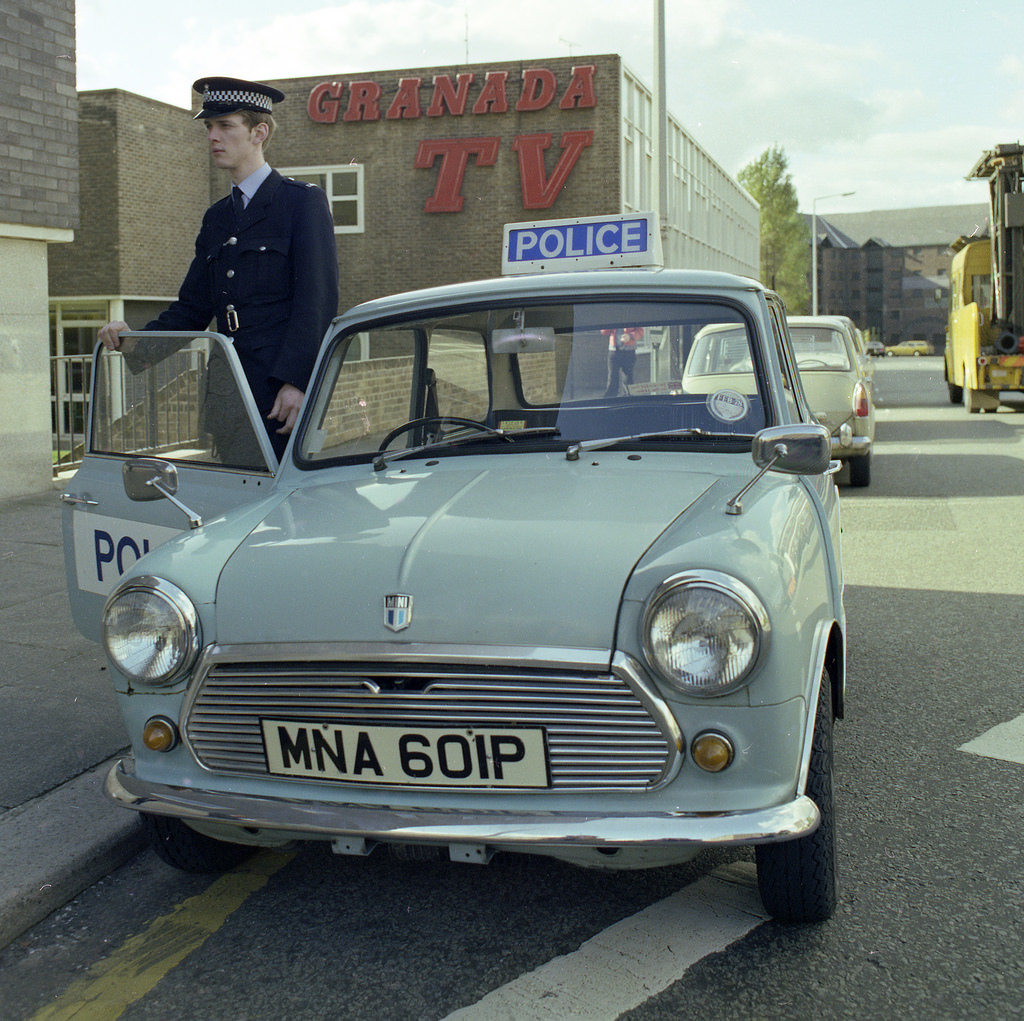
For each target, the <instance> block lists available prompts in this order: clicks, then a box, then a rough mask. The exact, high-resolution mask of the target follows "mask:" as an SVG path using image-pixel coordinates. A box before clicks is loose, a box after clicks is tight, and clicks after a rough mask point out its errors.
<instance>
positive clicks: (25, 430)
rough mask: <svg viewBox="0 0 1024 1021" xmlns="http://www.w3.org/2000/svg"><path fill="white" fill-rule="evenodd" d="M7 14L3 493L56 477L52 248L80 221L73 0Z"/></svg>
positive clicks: (1, 244) (2, 95)
mask: <svg viewBox="0 0 1024 1021" xmlns="http://www.w3.org/2000/svg"><path fill="white" fill-rule="evenodd" d="M2 19H3V32H2V33H0V63H2V66H3V74H2V75H0V103H2V105H3V109H4V138H3V145H2V146H0V435H2V436H3V457H0V499H3V498H8V497H12V496H21V495H24V494H27V493H32V492H39V491H40V490H41V489H44V488H46V487H47V486H49V485H50V477H51V466H50V461H51V438H50V363H49V359H48V357H47V355H48V349H49V345H48V343H47V333H48V331H47V293H48V292H47V254H48V250H49V247H50V246H51V245H53V244H54V243H56V242H69V241H71V239H72V238H73V236H74V234H73V231H74V228H75V227H77V226H78V163H77V154H78V123H77V109H78V100H77V95H76V93H75V5H74V0H21V2H20V3H18V4H17V5H13V6H11V7H10V8H9V9H8V8H7V7H5V9H4V12H3V16H2ZM56 247H59V245H56Z"/></svg>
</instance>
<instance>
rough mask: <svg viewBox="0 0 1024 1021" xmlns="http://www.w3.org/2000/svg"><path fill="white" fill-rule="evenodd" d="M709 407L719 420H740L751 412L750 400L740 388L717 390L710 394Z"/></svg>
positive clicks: (713, 415)
mask: <svg viewBox="0 0 1024 1021" xmlns="http://www.w3.org/2000/svg"><path fill="white" fill-rule="evenodd" d="M707 408H708V411H709V412H710V413H711V415H712V417H714V418H717V419H718V421H719V422H738V421H739V420H740V419H741V418H746V417H747V415H748V414H750V400H749V398H748V397H747V396H746V394H741V393H740V392H739V391H738V390H716V391H715V392H714V393H713V394H708V399H707Z"/></svg>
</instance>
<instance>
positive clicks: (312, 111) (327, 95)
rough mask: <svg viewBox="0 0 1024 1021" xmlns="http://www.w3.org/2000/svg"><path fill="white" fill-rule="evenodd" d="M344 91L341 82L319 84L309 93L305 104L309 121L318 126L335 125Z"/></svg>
mask: <svg viewBox="0 0 1024 1021" xmlns="http://www.w3.org/2000/svg"><path fill="white" fill-rule="evenodd" d="M344 91H345V86H344V85H343V84H342V83H341V82H321V83H320V84H319V85H318V86H317V87H316V88H315V89H313V91H312V92H310V94H309V101H308V102H307V103H306V112H307V113H308V114H309V119H310V120H313V121H316V122H317V123H318V124H334V123H336V122H337V120H338V113H339V111H340V109H341V97H342V94H343V93H344Z"/></svg>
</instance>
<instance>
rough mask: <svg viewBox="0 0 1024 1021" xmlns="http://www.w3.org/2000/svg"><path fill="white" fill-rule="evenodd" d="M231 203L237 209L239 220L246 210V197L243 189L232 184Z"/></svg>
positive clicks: (236, 215) (236, 216)
mask: <svg viewBox="0 0 1024 1021" xmlns="http://www.w3.org/2000/svg"><path fill="white" fill-rule="evenodd" d="M231 205H232V206H233V207H234V210H235V219H236V220H237V219H238V218H239V217H240V216H241V215H242V213H243V211H244V210H245V199H244V198H243V197H242V189H241V188H238V187H236V186H235V185H232V186H231Z"/></svg>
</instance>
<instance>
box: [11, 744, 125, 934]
mask: <svg viewBox="0 0 1024 1021" xmlns="http://www.w3.org/2000/svg"><path fill="white" fill-rule="evenodd" d="M119 758H120V755H117V756H114V757H113V758H111V759H108V760H107V761H106V762H103V763H100V765H98V766H95V767H94V768H92V769H90V770H88V771H87V772H84V773H82V774H80V775H79V776H77V777H75V778H74V779H73V780H70V781H68V782H67V783H65V784H62V785H61V786H60V787H58V788H56V789H55V790H53V791H50V792H48V793H47V794H44V795H42V796H41V797H38V798H35V799H33V800H32V801H29V802H27V803H26V804H24V805H19V806H18V807H17V808H12V809H11V810H10V811H8V812H5V813H4V814H3V815H0V849H2V850H0V948H2V947H5V946H7V945H8V944H9V943H11V942H12V941H14V940H15V939H17V938H18V937H19V936H20V935H21V934H22V933H24V932H25V931H26V930H28V929H30V928H31V927H32V926H33V925H35V924H36V923H38V922H40V921H42V920H43V919H44V918H46V916H47V915H49V914H50V913H51V912H53V911H55V910H56V909H57V908H59V907H62V906H63V905H64V904H66V903H67V902H68V901H69V900H72V899H73V898H74V897H76V896H78V894H80V893H81V892H82V891H83V890H85V889H86V888H87V887H89V886H90V885H91V884H93V883H95V882H96V881H97V880H99V879H102V878H103V877H104V876H106V875H108V874H109V873H110V872H112V871H113V870H114V869H116V868H118V867H119V866H121V865H123V864H124V863H125V862H127V861H128V860H129V859H130V858H132V857H134V855H136V854H137V853H138V852H139V851H140V850H142V848H143V847H144V846H145V837H144V835H143V832H142V827H141V825H140V823H139V817H138V816H137V815H136V814H135V813H134V812H129V811H126V810H125V809H123V808H121V807H119V806H118V805H115V804H114V803H113V802H111V801H108V800H107V799H106V798H105V797H104V795H103V782H104V779H105V778H106V775H107V773H108V771H109V770H110V768H111V767H112V766H113V765H114V763H115V762H116V761H117V760H118V759H119Z"/></svg>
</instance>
